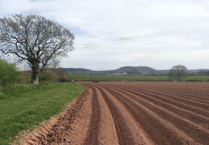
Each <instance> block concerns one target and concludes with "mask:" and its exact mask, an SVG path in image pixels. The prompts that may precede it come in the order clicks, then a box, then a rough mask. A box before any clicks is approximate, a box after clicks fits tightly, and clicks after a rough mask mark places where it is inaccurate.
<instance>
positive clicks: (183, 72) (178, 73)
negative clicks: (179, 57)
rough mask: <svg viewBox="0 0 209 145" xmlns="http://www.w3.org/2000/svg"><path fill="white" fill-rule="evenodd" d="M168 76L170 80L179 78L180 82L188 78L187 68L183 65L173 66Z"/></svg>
mask: <svg viewBox="0 0 209 145" xmlns="http://www.w3.org/2000/svg"><path fill="white" fill-rule="evenodd" d="M168 76H169V78H177V79H178V81H180V80H181V78H182V77H187V68H186V67H185V66H183V65H176V66H173V67H172V68H171V70H170V71H169V73H168Z"/></svg>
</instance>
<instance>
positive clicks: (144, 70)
mask: <svg viewBox="0 0 209 145" xmlns="http://www.w3.org/2000/svg"><path fill="white" fill-rule="evenodd" d="M64 69H65V71H66V72H70V73H82V74H164V73H168V72H169V70H155V69H153V68H150V67H147V66H137V67H134V66H124V67H120V68H118V69H116V70H102V71H94V70H90V69H85V68H64ZM187 71H188V73H197V72H205V71H209V69H193V70H187Z"/></svg>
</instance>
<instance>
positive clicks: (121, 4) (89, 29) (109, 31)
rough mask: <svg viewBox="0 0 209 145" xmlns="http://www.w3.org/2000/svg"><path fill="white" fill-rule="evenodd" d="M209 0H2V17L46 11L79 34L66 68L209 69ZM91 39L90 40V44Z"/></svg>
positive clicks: (51, 17)
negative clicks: (141, 67)
mask: <svg viewBox="0 0 209 145" xmlns="http://www.w3.org/2000/svg"><path fill="white" fill-rule="evenodd" d="M208 6H209V2H208V1H206V0H184V1H182V0H175V1H173V0H158V1H155V0H147V1H142V0H129V1H127V0H105V1H104V0H100V1H96V0H88V1H84V0H76V1H69V0H30V1H29V0H19V1H16V0H0V16H1V17H2V16H4V15H5V16H7V15H8V14H10V15H11V14H15V13H27V14H28V13H29V14H37V15H42V16H45V17H46V18H49V19H51V20H54V21H57V22H58V23H60V24H62V25H64V26H65V27H68V28H69V29H70V30H71V31H72V32H73V33H74V34H75V48H76V50H75V51H74V52H72V53H70V54H69V57H68V58H64V59H63V61H62V63H61V66H62V67H83V68H89V69H95V70H100V69H102V70H104V69H116V68H118V67H121V66H125V65H129V66H150V67H153V68H155V69H169V68H171V67H172V65H176V64H183V65H185V66H188V68H189V69H195V68H209V66H208V65H207V62H208V61H209V57H207V56H208V50H209V49H208V48H209V44H208V39H209V38H208V34H209V10H208ZM86 44H87V45H86Z"/></svg>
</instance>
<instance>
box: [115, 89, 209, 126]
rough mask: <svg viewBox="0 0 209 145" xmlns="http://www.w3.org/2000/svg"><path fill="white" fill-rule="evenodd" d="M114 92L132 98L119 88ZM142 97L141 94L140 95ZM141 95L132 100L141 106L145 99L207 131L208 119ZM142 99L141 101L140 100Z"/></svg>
mask: <svg viewBox="0 0 209 145" xmlns="http://www.w3.org/2000/svg"><path fill="white" fill-rule="evenodd" d="M114 89H115V90H118V91H120V92H123V94H125V95H127V96H129V97H130V96H132V97H134V96H133V94H134V93H133V92H125V91H123V90H122V89H119V88H115V87H114ZM142 95H143V94H142ZM142 95H139V94H138V95H137V98H135V97H134V99H136V100H137V101H138V102H141V104H145V103H146V102H145V101H144V100H143V99H145V100H146V101H149V102H150V103H153V104H155V105H157V106H160V107H161V108H164V109H166V110H169V111H170V112H172V113H175V114H176V115H179V116H181V117H183V118H185V119H188V120H190V121H192V122H194V123H196V124H201V126H202V127H205V128H207V129H209V118H208V117H205V116H201V115H199V114H197V113H194V112H191V111H187V110H185V109H182V108H179V107H177V106H175V105H172V104H169V103H166V102H163V101H160V100H157V99H155V98H152V97H150V96H147V95H143V96H144V97H142ZM141 98H143V99H141Z"/></svg>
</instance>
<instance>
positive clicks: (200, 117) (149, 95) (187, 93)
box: [22, 82, 209, 145]
mask: <svg viewBox="0 0 209 145" xmlns="http://www.w3.org/2000/svg"><path fill="white" fill-rule="evenodd" d="M81 84H83V85H84V86H85V89H84V91H83V93H82V94H81V96H80V97H79V98H78V99H77V100H74V101H73V102H72V103H71V104H70V106H68V107H67V108H66V109H65V110H64V111H63V112H62V113H61V114H60V115H59V117H58V119H57V120H56V121H54V123H53V121H52V120H51V123H50V120H49V122H46V124H43V125H42V127H41V128H39V130H37V131H36V132H35V133H33V135H32V137H30V138H29V139H28V140H27V141H22V143H30V144H35V143H38V144H109V145H117V144H120V145H125V144H127V145H134V144H143V145H145V144H147V145H154V144H157V145H183V144H184V145H185V144H197V145H199V144H203V145H208V143H209V95H208V94H209V83H173V82H167V83H165V82H163V83H162V82H137V83H81Z"/></svg>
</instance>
